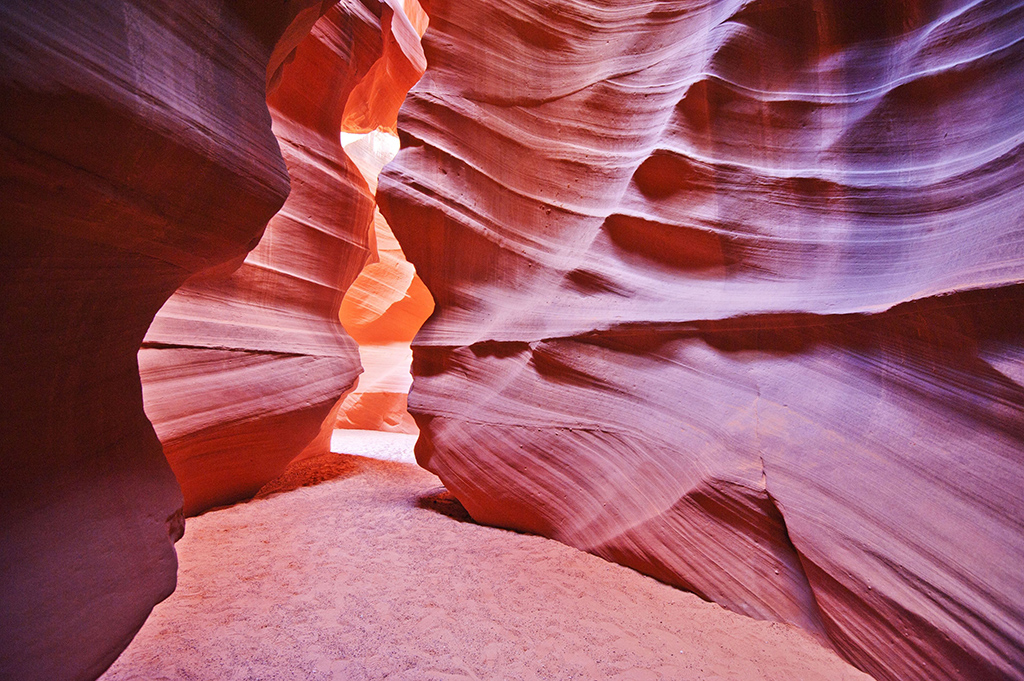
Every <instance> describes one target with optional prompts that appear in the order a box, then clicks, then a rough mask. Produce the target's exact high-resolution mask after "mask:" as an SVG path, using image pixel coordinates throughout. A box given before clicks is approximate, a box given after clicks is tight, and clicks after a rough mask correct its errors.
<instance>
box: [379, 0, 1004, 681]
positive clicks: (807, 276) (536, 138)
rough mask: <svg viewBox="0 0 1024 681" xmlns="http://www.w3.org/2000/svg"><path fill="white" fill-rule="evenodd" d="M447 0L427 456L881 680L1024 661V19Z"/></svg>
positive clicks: (982, 14) (871, 7)
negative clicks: (796, 631) (803, 635)
mask: <svg viewBox="0 0 1024 681" xmlns="http://www.w3.org/2000/svg"><path fill="white" fill-rule="evenodd" d="M430 13H431V30H430V31H429V32H428V33H427V36H426V38H425V52H426V56H427V62H428V64H429V69H428V71H427V72H426V74H425V76H424V78H423V80H422V81H421V82H420V84H419V85H418V86H417V87H416V88H415V89H414V90H413V92H412V94H411V95H410V98H409V100H408V102H407V104H406V107H405V108H404V109H403V115H402V117H401V118H400V120H399V131H400V135H401V136H402V138H403V142H404V144H403V147H404V148H403V151H401V152H400V154H399V156H398V158H397V159H396V161H395V162H394V163H392V164H391V165H390V166H389V167H388V168H387V169H386V170H385V172H384V174H383V175H382V177H381V181H380V189H379V193H378V202H379V203H380V205H381V208H382V212H383V213H384V215H385V217H386V218H387V220H388V222H389V223H390V224H391V226H392V228H393V229H394V232H395V234H396V235H397V237H398V238H399V240H400V242H401V244H402V247H403V249H404V251H405V253H406V255H407V256H408V258H409V260H410V261H411V262H412V263H413V264H414V265H415V266H416V268H417V271H418V272H419V273H420V276H422V277H423V280H424V282H425V283H426V285H427V286H428V288H429V289H430V291H431V293H432V294H433V295H434V298H435V301H436V303H437V308H438V309H437V311H436V312H435V314H434V316H433V317H432V318H431V320H430V321H429V322H428V324H427V326H426V327H425V329H424V330H423V331H422V332H421V333H420V335H419V336H418V337H417V339H416V341H415V343H414V370H413V374H414V377H415V380H414V387H413V392H412V394H411V396H410V409H411V411H412V412H413V414H414V416H415V417H416V420H417V423H418V424H419V426H420V428H421V431H422V436H421V440H420V443H419V445H418V450H417V456H418V459H419V461H420V463H421V464H422V465H424V466H426V467H427V468H428V469H430V470H432V471H434V472H436V473H437V474H438V475H439V476H440V477H441V479H442V480H443V481H444V483H445V485H446V486H447V487H448V488H449V489H451V490H452V491H453V492H454V493H455V494H456V495H457V496H458V497H459V499H460V500H461V501H462V502H463V503H464V505H465V506H466V508H467V509H468V510H469V512H470V513H471V514H472V515H473V516H474V518H476V519H477V520H480V521H484V522H488V523H493V524H497V525H502V526H505V527H512V528H516V529H522V530H528V531H533V532H539V533H542V534H545V535H548V536H552V537H556V538H558V539H560V540H562V541H565V542H566V543H569V544H572V545H574V546H577V547H580V548H583V549H586V550H588V551H592V552H595V553H597V554H599V555H602V556H605V557H608V558H610V559H613V560H616V561H619V562H622V563H625V564H627V565H631V566H633V567H636V568H637V569H639V570H641V571H644V572H647V573H648V574H652V575H655V576H657V577H659V578H661V579H663V580H665V581H668V582H670V583H673V584H676V585H679V586H681V587H684V588H687V589H690V590H693V591H695V592H697V593H699V594H701V595H703V596H704V597H706V598H709V599H713V600H715V601H717V602H719V603H722V604H723V605H725V606H726V607H728V608H730V609H732V610H735V611H738V612H743V613H747V614H749V615H751V616H754V617H758V618H764V619H774V620H779V621H784V622H790V623H795V624H798V625H800V626H802V627H804V628H805V629H807V630H808V631H810V632H812V633H813V634H814V635H816V636H817V637H818V638H819V639H820V640H822V641H824V642H826V643H827V644H830V645H832V646H834V647H835V648H836V649H837V650H839V651H840V652H841V653H842V654H843V655H844V656H845V657H847V659H849V660H851V661H853V662H854V663H855V664H857V665H858V666H859V667H860V668H862V669H864V670H866V671H868V672H869V673H871V674H873V675H875V676H876V677H877V678H880V679H937V678H948V679H955V678H972V679H994V678H1019V677H1020V676H1022V675H1024V634H1022V632H1024V596H1022V594H1024V576H1022V572H1021V570H1020V568H1019V566H1020V565H1022V564H1024V502H1022V501H1021V490H1022V489H1024V388H1022V385H1024V326H1022V325H1021V323H1020V319H1021V318H1022V312H1024V309H1022V308H1024V287H1022V282H1024V163H1022V162H1021V161H1022V159H1021V155H1022V153H1024V106H1022V105H1024V99H1022V95H1021V93H1022V92H1024V39H1022V36H1024V7H1022V6H1021V5H1020V3H1017V2H984V1H983V2H970V3H967V2H917V3H895V2H882V1H878V2H870V3H867V4H864V3H858V4H856V5H853V4H850V3H841V2H825V3H821V2H813V3H812V2H810V0H792V1H786V2H774V1H772V0H755V1H754V2H739V1H738V0H737V1H721V2H712V3H707V4H702V5H694V4H693V3H690V2H683V1H681V0H680V1H677V2H661V3H641V4H630V5H627V4H606V3H595V2H573V3H546V2H533V1H528V0H514V1H510V2H503V3H482V2H451V1H447V0H441V1H438V2H433V3H431V7H430ZM481 26H486V27H488V30H487V31H481V30H479V27H481Z"/></svg>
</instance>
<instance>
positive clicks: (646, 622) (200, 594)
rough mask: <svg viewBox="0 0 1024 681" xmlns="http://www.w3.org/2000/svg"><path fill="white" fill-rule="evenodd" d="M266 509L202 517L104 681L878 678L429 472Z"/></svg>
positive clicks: (332, 487) (305, 475) (327, 483)
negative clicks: (457, 494)
mask: <svg viewBox="0 0 1024 681" xmlns="http://www.w3.org/2000/svg"><path fill="white" fill-rule="evenodd" d="M391 446H393V445H391ZM303 485H313V486H303ZM261 497H263V498H258V499H256V500H254V501H251V502H249V503H245V504H239V505H237V506H233V507H230V508H225V509H220V510H215V511H211V512H208V513H206V514H205V515H202V516H199V517H197V518H191V519H189V520H188V525H187V529H186V532H185V537H184V538H183V539H182V540H181V541H180V542H178V545H177V546H178V556H179V560H180V567H179V571H178V588H177V590H176V591H175V592H174V594H173V595H172V596H171V597H170V598H168V599H167V600H166V601H165V602H163V603H161V604H160V605H158V606H157V607H156V609H154V611H153V614H152V615H151V616H150V618H149V620H148V621H147V622H146V624H145V626H144V627H143V628H142V631H141V632H140V633H139V635H138V636H137V637H136V638H135V640H134V641H133V642H132V644H131V646H129V648H128V650H126V651H125V653H124V654H123V655H121V657H120V659H118V660H117V662H116V663H115V664H114V665H113V667H111V669H110V670H109V671H108V672H107V673H106V674H105V675H104V676H103V677H102V678H103V679H104V680H105V681H121V680H127V679H132V680H137V681H164V680H174V681H177V680H179V679H198V680H202V681H234V680H237V681H243V680H246V681H248V680H253V681H256V680H258V681H270V680H276V679H288V680H291V679H324V680H342V681H349V680H352V681H358V680H361V679H367V680H376V679H408V680H416V681H420V680H432V679H438V680H439V679H558V680H561V679H637V680H641V679H680V680H682V679H744V680H746V679H778V680H779V681H793V680H799V679H820V680H821V681H837V680H842V679H861V680H863V679H869V678H870V677H867V676H866V675H864V674H861V673H860V672H858V671H856V670H855V669H853V668H852V667H851V666H849V665H847V664H846V663H845V662H843V661H841V660H840V659H839V658H838V657H837V656H836V655H835V654H834V653H832V652H831V651H829V650H826V649H825V648H823V647H821V646H820V645H818V644H817V643H816V642H815V641H813V640H812V639H811V638H810V637H808V636H807V635H805V634H803V633H802V632H800V631H799V630H797V629H794V628H792V627H788V626H785V625H781V624H776V623H769V622H757V621H754V620H751V619H748V618H746V617H742V616H740V615H736V614H733V613H730V612H727V611H726V610H723V609H722V608H720V607H718V606H717V605H714V604H711V603H706V602H704V601H702V600H700V599H699V598H697V597H696V596H693V595H692V594H688V593H685V592H682V591H679V590H677V589H674V588H672V587H669V586H666V585H664V584H661V583H659V582H657V581H655V580H653V579H650V578H648V577H645V576H643V575H641V574H639V573H637V572H634V571H632V570H630V569H628V568H624V567H621V566H618V565H614V564H611V563H608V562H605V561H604V560H601V559H600V558H597V557H595V556H591V555H588V554H586V553H582V552H580V551H577V550H575V549H572V548H569V547H568V546H564V545H562V544H559V543H558V542H555V541H551V540H548V539H543V538H541V537H535V536H529V535H523V534H517V533H514V532H508V531H505V530H499V529H495V528H490V527H482V526H479V525H476V524H474V523H473V522H471V521H470V520H469V518H468V517H467V516H466V515H465V511H464V510H463V509H462V507H461V506H460V505H459V504H458V502H457V501H455V500H454V499H453V498H452V497H451V496H450V495H449V494H448V493H447V492H446V491H445V490H444V488H443V487H441V484H440V481H439V480H438V479H437V478H436V477H435V476H433V475H431V474H430V473H428V472H426V471H424V470H422V469H420V468H418V467H416V466H413V465H409V464H405V463H397V462H392V461H378V460H374V459H369V458H364V457H358V456H346V455H339V454H331V455H328V456H324V457H320V458H318V459H312V460H309V461H306V462H302V463H300V464H296V465H293V466H292V467H291V468H290V469H289V471H287V472H286V473H285V475H284V476H282V478H280V479H279V480H277V481H275V482H273V483H271V484H270V485H268V486H267V487H266V488H264V490H263V491H262V492H261Z"/></svg>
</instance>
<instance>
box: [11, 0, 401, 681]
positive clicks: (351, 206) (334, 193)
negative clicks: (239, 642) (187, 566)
mask: <svg viewBox="0 0 1024 681" xmlns="http://www.w3.org/2000/svg"><path fill="white" fill-rule="evenodd" d="M332 4H334V3H332V2H320V1H319V0H317V1H311V0H305V1H303V0H298V1H294V2H286V3H277V4H275V5H274V6H273V7H270V6H264V5H263V4H260V5H259V6H257V5H254V4H253V3H246V2H231V1H224V2H219V1H186V2H176V3H165V4H153V3H139V2H129V1H113V2H105V3H86V2H75V1H72V2H64V3H49V4H45V3H44V4H40V3H35V2H27V1H21V0H14V1H13V2H7V3H4V5H3V6H2V7H0V65H2V68H0V101H3V103H4V104H3V106H0V133H2V134H0V173H2V175H0V177H2V179H3V186H4V197H5V200H4V210H3V213H2V215H0V235H2V244H3V248H2V249H0V268H2V273H0V306H2V307H0V316H2V319H3V322H4V328H3V331H2V334H0V341H2V356H3V360H4V368H3V370H2V371H0V395H3V397H4V408H3V413H2V415H0V442H2V443H3V455H2V465H3V469H2V470H3V476H2V478H3V479H2V481H0V511H2V516H3V519H2V520H0V543H2V546H3V549H2V551H0V584H2V585H3V587H2V589H0V618H2V623H3V626H2V629H3V632H4V636H3V642H2V644H0V676H2V677H3V678H12V679H91V678H95V677H96V676H98V675H99V674H100V673H101V672H102V671H103V670H104V669H105V668H106V667H107V666H108V665H109V664H110V663H111V662H112V661H113V659H114V658H115V657H116V656H117V654H118V653H119V652H120V651H121V650H122V649H123V648H124V646H125V645H127V643H128V641H129V640H130V639H131V637H132V636H133V635H134V633H135V632H136V631H137V630H138V628H139V627H140V626H141V625H142V622H143V621H144V620H145V618H146V616H147V614H148V613H149V611H150V609H151V608H152V606H153V604H154V603H156V602H158V601H160V600H161V599H162V598H164V597H166V596H167V594H169V593H170V592H171V591H172V590H173V588H174V583H175V569H176V560H175V555H174V549H173V542H174V541H175V540H176V539H177V538H178V537H180V536H181V532H182V528H183V521H182V496H181V492H180V491H179V488H178V485H177V483H176V482H175V478H174V475H173V474H172V471H171V469H170V468H169V467H168V465H167V461H166V460H165V458H164V456H163V454H162V452H161V443H160V441H159V440H158V438H157V435H158V434H159V435H160V436H161V437H163V438H165V440H166V442H165V444H166V445H167V450H168V454H169V455H170V456H171V457H172V459H175V465H176V466H177V467H179V471H185V474H184V475H183V478H182V479H183V485H184V487H185V489H186V496H187V498H188V499H190V500H191V501H190V502H189V503H191V504H192V505H191V506H189V508H190V509H191V510H195V509H196V508H199V507H201V506H202V505H204V504H209V503H216V502H218V501H220V500H224V499H226V498H229V497H230V496H231V495H233V494H236V493H238V486H237V481H236V480H234V479H232V480H231V481H230V485H235V487H233V488H229V489H227V490H226V491H225V489H223V487H222V485H223V486H228V485H224V481H225V479H226V478H225V475H224V471H222V470H213V469H214V468H218V467H221V466H224V467H225V468H228V469H231V471H230V475H229V476H227V477H231V476H232V475H234V474H238V475H239V476H240V477H244V475H245V474H247V472H245V473H242V472H241V466H239V465H238V463H237V462H235V461H229V462H228V463H227V464H225V460H224V459H223V458H217V457H215V456H207V455H206V454H205V453H204V454H203V457H205V458H203V459H202V460H203V461H205V463H204V464H203V465H205V466H206V467H207V468H203V467H202V466H199V467H198V468H195V469H189V468H188V466H189V465H190V464H191V461H190V459H191V458H194V457H192V453H193V452H196V451H197V450H204V452H211V451H213V452H215V451H218V450H219V449H220V448H221V447H223V446H224V442H227V441H230V443H231V446H233V447H249V448H250V449H255V448H256V445H259V444H260V443H261V441H260V438H261V437H265V436H266V435H268V434H272V435H282V434H285V435H287V436H288V437H289V438H291V439H290V440H289V442H287V443H286V444H285V445H283V446H282V445H278V444H275V447H280V448H281V449H282V450H283V449H286V448H289V447H290V448H292V449H293V451H292V455H293V456H294V454H296V453H298V451H300V450H301V448H302V447H303V446H304V444H305V442H304V441H308V440H309V439H310V438H311V437H312V436H313V435H315V434H316V429H317V428H318V427H319V421H320V420H322V419H323V417H324V414H325V411H326V408H325V405H326V407H329V406H330V404H331V403H333V401H334V400H337V398H338V397H339V395H340V392H341V390H342V388H343V387H344V386H345V385H347V384H349V383H351V382H352V379H353V378H354V374H355V372H356V367H357V361H358V360H357V359H356V354H355V347H354V344H353V343H351V342H350V341H345V340H344V336H343V335H342V334H341V332H340V327H339V326H338V325H337V321H336V319H337V306H338V304H340V297H341V291H340V287H341V286H343V284H344V282H346V281H350V280H351V279H352V278H354V276H355V274H356V272H357V271H358V268H359V266H360V265H361V263H362V260H364V259H365V255H366V250H365V247H364V246H365V243H366V241H367V239H368V237H367V232H366V230H367V229H368V227H369V224H370V217H371V212H372V200H370V199H368V198H367V191H366V189H365V184H361V182H362V181H361V179H360V178H359V177H358V174H357V173H356V172H355V170H354V168H353V167H352V166H351V164H349V163H347V162H346V161H345V160H344V155H343V154H341V153H340V152H339V151H338V149H339V148H340V147H339V145H338V143H337V139H336V136H335V137H334V138H331V137H330V135H329V134H328V132H329V125H330V124H331V122H332V121H336V120H337V119H338V118H340V117H341V115H343V110H342V111H340V112H339V111H338V110H337V107H334V108H333V109H332V108H330V107H328V108H326V109H325V108H324V107H323V101H324V100H323V99H317V97H321V98H330V97H333V96H335V95H338V96H340V95H341V94H342V93H343V92H344V91H345V88H346V87H348V85H346V83H348V80H346V78H349V79H351V77H353V76H354V75H355V74H357V73H364V72H368V70H369V69H370V68H371V67H372V64H374V63H375V60H376V58H377V55H376V54H374V52H373V49H376V50H377V51H378V52H379V50H380V46H381V45H382V43H383V41H382V39H381V37H380V32H379V20H378V19H377V18H376V16H375V14H374V13H376V14H383V13H384V12H383V10H382V9H381V8H380V6H379V5H376V6H375V4H374V3H367V5H366V7H368V8H369V10H367V9H366V8H365V7H363V6H362V5H361V4H360V3H356V2H347V3H344V5H343V7H344V8H346V9H344V10H343V11H342V10H335V11H333V12H332V15H331V17H332V18H330V19H328V23H327V24H325V25H323V26H321V28H322V29H323V30H322V31H321V32H320V38H318V39H317V40H316V41H315V42H316V44H315V45H313V44H310V45H304V47H303V48H302V49H301V50H298V51H296V47H297V46H298V45H299V43H300V42H301V41H302V40H303V38H305V36H306V35H307V34H308V33H309V31H310V29H311V27H312V26H313V24H314V23H315V22H316V21H317V20H318V18H319V17H320V16H321V15H322V14H323V13H324V12H325V11H326V10H327V9H328V8H329V7H330V6H331V5H332ZM353 17H363V19H360V20H359V21H356V20H355V19H354V18H353ZM364 24H365V26H364ZM367 27H369V28H370V29H372V33H373V35H374V36H376V37H375V40H374V41H371V42H368V43H367V45H368V46H369V47H370V51H369V52H368V53H367V55H366V58H365V59H362V61H361V60H360V57H359V56H358V55H357V54H356V52H358V50H355V49H353V48H352V47H351V42H352V41H354V40H361V38H360V36H361V35H363V33H364V32H365V29H366V28H367ZM374 45H376V46H377V47H376V48H374V47H373V46H374ZM340 57H346V58H351V61H350V62H346V61H343V60H342V59H341V58H340ZM289 62H291V66H285V65H286V64H287V63H289ZM318 66H319V67H323V68H332V69H341V70H342V71H344V76H339V77H338V78H337V79H333V76H331V77H328V78H324V77H323V74H322V71H320V70H319V69H318V68H317V67H318ZM303 69H308V71H306V72H305V73H304V75H303V79H306V80H309V81H311V82H309V83H307V84H306V85H305V86H303V85H301V84H300V83H298V82H295V80H294V79H293V80H289V77H288V76H286V75H285V74H286V72H288V71H289V70H295V71H301V70H303ZM346 69H347V70H346ZM278 84H280V88H279V89H278V92H277V94H276V95H273V96H272V98H271V99H272V104H273V106H274V117H273V120H272V118H271V114H270V112H268V109H267V92H268V90H270V91H272V90H273V89H274V88H275V87H277V86H278ZM272 126H273V131H272ZM274 132H277V133H278V135H277V136H275V134H274ZM335 132H336V131H335ZM331 142H334V143H333V144H331ZM282 148H283V150H284V152H285V156H286V157H287V158H286V159H283V158H282ZM286 161H287V166H286ZM289 170H291V171H292V173H293V177H292V182H293V184H294V185H295V188H296V192H295V195H294V196H293V198H292V199H291V200H290V201H289V203H288V209H287V210H286V212H285V214H284V215H283V216H282V217H280V218H278V219H276V220H275V221H274V227H273V229H272V232H271V233H270V234H268V235H267V242H266V243H264V244H262V245H261V247H260V251H259V252H258V253H254V254H253V255H252V256H251V257H250V258H248V259H246V254H247V253H248V252H249V251H251V250H252V249H253V248H254V246H255V245H256V244H257V242H258V241H259V239H260V237H261V235H262V234H263V231H264V228H265V227H266V225H267V222H268V220H270V218H271V217H272V216H273V215H274V214H275V213H276V212H277V211H278V209H280V208H281V205H282V203H284V201H285V198H286V197H287V196H288V193H289ZM328 211H333V213H334V214H333V215H332V216H331V218H332V220H352V221H353V223H354V227H350V226H346V227H344V228H339V227H337V225H336V224H335V223H333V222H332V223H331V224H330V225H328V224H327V223H325V222H323V221H321V220H320V218H321V217H322V216H323V215H324V214H325V213H326V212H328ZM360 221H361V223H362V226H363V231H362V232H359V227H358V223H359V222H360ZM350 229H351V231H349V230H350ZM353 254H354V255H353ZM243 260H244V261H245V262H244V264H243ZM346 262H347V263H348V264H347V265H346V264H345V263H346ZM240 265H241V267H240V268H239V266H240ZM235 270H237V271H235ZM186 281H188V285H187V289H186V291H184V292H183V293H182V294H181V295H180V296H176V297H175V299H174V302H173V303H171V304H170V305H169V306H166V307H164V308H163V309H164V313H163V314H162V315H161V321H160V324H158V325H157V326H155V327H154V328H153V329H152V331H151V333H150V336H149V337H148V340H147V347H146V349H144V350H143V352H142V353H141V355H138V357H137V354H138V353H139V347H140V345H141V344H142V342H143V338H144V336H146V332H147V329H148V328H149V326H150V323H151V322H152V320H153V318H154V316H155V315H156V314H157V311H158V310H160V309H161V307H162V306H163V305H164V303H165V301H167V299H168V298H169V297H170V296H171V294H172V293H173V292H174V291H175V290H176V289H177V288H178V287H179V286H181V285H182V284H183V283H184V282H186ZM307 296H308V297H307ZM285 345H287V346H288V347H289V351H290V352H291V353H293V354H291V355H288V356H284V355H283V354H282V353H283V351H284V347H285ZM140 364H141V366H142V367H143V370H144V371H145V372H146V374H147V381H146V382H147V386H146V396H145V401H146V406H147V408H150V409H151V410H152V415H153V416H154V420H155V421H156V422H157V431H156V432H154V428H153V426H152V425H151V424H150V421H149V420H148V419H147V418H146V414H145V412H144V411H143V400H144V398H143V390H142V386H141V384H140V380H139V366H140ZM296 375H299V376H302V377H304V379H305V381H303V382H302V384H301V385H299V384H297V381H296V379H295V376H296ZM211 376H214V378H211ZM291 400H294V401H295V402H294V403H290V404H286V403H288V402H289V401H291ZM254 404H255V405H256V406H255V407H254V406H253V405H254ZM275 419H277V421H275ZM243 421H247V423H245V424H244V426H239V427H237V428H236V427H235V426H236V425H238V424H241V423H242V422H243ZM246 428H249V430H248V431H247V430H246ZM275 429H277V430H275ZM263 442H265V440H264V441H263ZM254 453H255V455H256V456H255V457H254V459H253V460H250V461H248V462H247V463H248V465H249V466H250V467H251V468H253V469H257V470H258V471H259V472H258V474H257V475H259V474H263V475H266V474H268V471H269V469H270V468H273V465H271V464H268V463H267V460H266V459H260V458H259V454H260V453H259V452H246V454H247V455H251V454H254ZM263 454H264V455H266V456H268V457H269V458H274V457H278V456H279V455H280V456H283V455H282V454H280V453H279V452H278V451H270V452H263ZM282 465H283V464H282ZM211 480H212V481H214V482H213V483H210V484H208V481H211ZM195 490H199V491H198V492H195ZM211 490H212V491H211ZM197 500H198V501H197Z"/></svg>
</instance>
